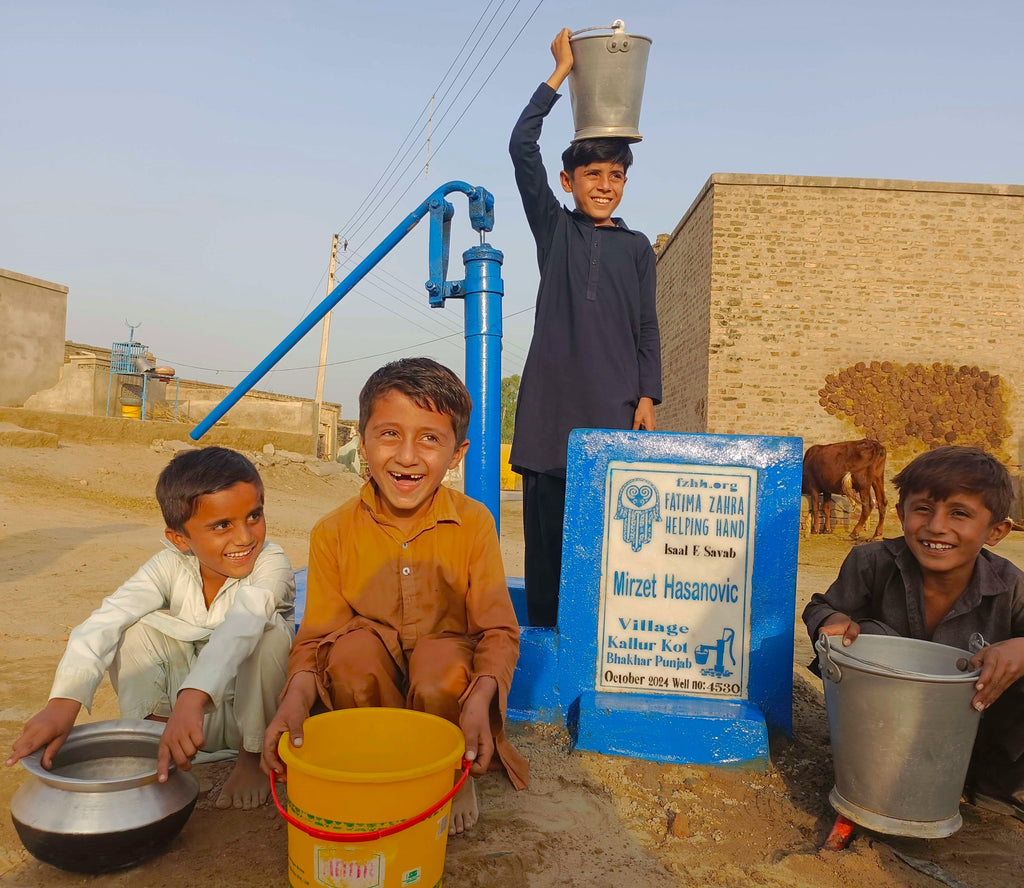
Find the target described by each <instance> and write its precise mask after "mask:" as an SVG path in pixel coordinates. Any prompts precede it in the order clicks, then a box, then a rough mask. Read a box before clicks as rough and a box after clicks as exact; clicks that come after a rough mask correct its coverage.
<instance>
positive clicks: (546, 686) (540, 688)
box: [508, 626, 565, 724]
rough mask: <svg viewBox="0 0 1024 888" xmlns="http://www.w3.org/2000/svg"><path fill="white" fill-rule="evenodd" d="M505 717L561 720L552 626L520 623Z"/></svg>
mask: <svg viewBox="0 0 1024 888" xmlns="http://www.w3.org/2000/svg"><path fill="white" fill-rule="evenodd" d="M508 717H509V718H510V719H512V720H513V721H530V722H547V723H552V724H561V723H562V722H563V720H564V718H565V713H564V712H563V711H562V705H561V700H560V698H559V694H558V634H557V633H556V632H555V630H554V629H546V628H542V627H540V626H523V627H521V630H520V636H519V662H518V663H517V664H516V671H515V675H514V676H513V678H512V688H511V690H510V691H509V695H508Z"/></svg>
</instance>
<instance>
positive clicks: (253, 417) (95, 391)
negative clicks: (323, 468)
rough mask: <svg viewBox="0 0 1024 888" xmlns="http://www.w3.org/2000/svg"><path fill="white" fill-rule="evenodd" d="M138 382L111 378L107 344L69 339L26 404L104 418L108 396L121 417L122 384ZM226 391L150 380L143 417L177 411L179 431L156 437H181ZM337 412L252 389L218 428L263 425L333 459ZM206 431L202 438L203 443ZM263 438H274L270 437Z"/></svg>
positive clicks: (160, 418)
mask: <svg viewBox="0 0 1024 888" xmlns="http://www.w3.org/2000/svg"><path fill="white" fill-rule="evenodd" d="M62 347H64V346H63V345H62ZM140 382H141V378H140V377H139V376H126V375H120V374H119V375H116V376H114V377H113V380H112V379H111V376H110V350H109V349H106V348H102V347H99V346H95V347H94V346H86V345H80V344H78V343H72V342H68V343H67V344H66V348H65V363H64V364H63V366H62V368H61V371H60V378H59V379H58V380H57V382H56V384H55V385H52V386H50V387H49V388H45V389H43V390H41V391H38V392H36V393H35V394H33V395H32V396H31V397H29V398H26V399H25V402H24V406H25V408H26V409H27V410H30V411H37V412H39V411H41V412H46V413H63V414H77V415H81V416H90V417H103V416H106V415H107V413H108V398H109V415H110V416H111V417H120V415H121V403H120V400H119V398H120V394H121V388H122V385H123V384H124V383H131V384H135V385H138V384H140ZM230 391H231V387H230V386H221V385H212V384H209V383H204V382H195V381H193V380H188V379H177V380H171V381H170V382H162V381H160V380H158V379H150V380H149V381H148V382H147V389H146V418H147V421H149V420H153V421H156V422H168V421H171V422H173V421H174V417H175V413H177V423H176V426H175V427H176V428H177V431H176V432H175V433H173V434H171V433H167V434H164V433H161V434H160V435H158V436H157V437H178V438H181V439H184V438H186V437H187V435H188V432H189V431H190V430H191V428H192V427H193V426H194V425H195V424H196V423H198V422H199V421H200V420H202V419H203V418H204V417H205V416H206V415H207V414H208V413H209V412H210V411H211V410H212V409H213V408H214V407H215V406H216V405H217V404H219V403H220V401H221V400H222V399H223V398H224V397H225V395H227V394H228V392H230ZM340 416H341V405H339V404H332V403H325V404H323V405H322V406H321V410H320V416H319V420H320V421H319V422H318V421H317V410H316V404H315V403H314V402H313V401H311V400H308V399H305V398H296V397H290V396H288V395H277V394H273V393H270V392H256V391H253V392H249V393H247V394H246V395H244V396H243V397H242V399H241V400H240V401H239V402H238V403H237V404H236V405H235V406H234V407H232V408H231V410H230V411H228V414H227V416H225V417H224V418H223V419H222V420H220V422H219V423H218V424H217V428H237V429H246V430H257V429H262V430H266V432H267V434H270V433H274V434H277V433H280V434H282V435H284V436H286V438H287V440H288V441H289V445H288V446H286V447H285V449H288V450H295V451H297V452H299V453H309V454H314V453H317V454H319V455H321V456H322V457H323V458H324V459H333V458H334V455H335V454H336V452H337V425H338V421H339V419H340ZM212 431H213V430H211V433H212ZM209 435H210V433H208V434H207V436H205V437H204V438H203V441H204V442H206V441H207V439H208V438H209ZM143 437H145V436H143ZM267 440H268V441H271V442H272V443H275V442H274V439H273V438H272V437H268V438H267ZM299 440H301V441H302V443H301V445H297V444H296V441H299ZM280 446H284V445H280Z"/></svg>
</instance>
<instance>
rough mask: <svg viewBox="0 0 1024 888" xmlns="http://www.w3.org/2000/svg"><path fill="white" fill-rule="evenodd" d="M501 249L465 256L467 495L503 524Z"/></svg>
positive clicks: (483, 246)
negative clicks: (470, 411)
mask: <svg viewBox="0 0 1024 888" xmlns="http://www.w3.org/2000/svg"><path fill="white" fill-rule="evenodd" d="M502 259H503V256H502V253H501V250H496V249H495V248H494V247H492V246H490V245H489V244H481V245H480V246H479V247H470V249H468V250H466V252H465V253H463V254H462V261H463V263H464V264H465V266H466V280H465V283H464V286H465V297H464V298H465V300H466V305H465V318H466V334H465V335H466V388H468V389H469V393H470V395H471V396H472V398H473V414H472V416H471V417H470V421H469V442H470V443H469V447H470V453H472V454H473V458H472V459H467V461H466V468H465V473H466V474H465V477H466V495H467V496H471V497H473V499H475V500H479V501H480V502H482V503H483V504H484V505H485V506H487V508H488V510H489V511H490V513H491V515H493V516H494V523H495V525H497V526H498V529H499V531H500V528H501V523H500V522H501V492H500V486H501V335H502V328H501V300H502V296H503V295H504V292H505V286H504V282H503V281H502V279H501V263H502Z"/></svg>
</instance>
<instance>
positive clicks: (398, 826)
mask: <svg viewBox="0 0 1024 888" xmlns="http://www.w3.org/2000/svg"><path fill="white" fill-rule="evenodd" d="M471 764H472V762H470V761H469V760H468V759H463V760H462V764H461V768H462V774H461V775H460V776H459V779H458V780H457V781H455V786H453V787H452V790H451V792H449V793H447V794H446V795H445V797H444V798H443V799H441V801H439V802H438V803H437V804H435V805H431V806H430V807H429V808H427V810H426V811H424V812H423V813H422V814H417V815H415V816H414V817H410V818H409V819H408V820H403V821H402V822H401V823H395V824H392V825H391V826H386V827H384V829H375V830H372V831H371V832H359V833H338V832H330V831H329V830H325V829H317V828H316V827H314V826H309V825H308V824H306V823H303V822H302V821H301V820H299V819H298V818H297V817H294V816H292V815H291V814H289V813H288V812H287V811H286V810H285V808H284V807H283V806H282V805H281V800H280V799H279V798H278V797H277V780H276V779H275V776H276V775H275V773H274V772H271V774H270V794H271V795H272V796H273V797H274V805H275V806H276V807H277V811H278V813H279V814H280V815H281V816H282V817H283V818H284V819H285V820H286V821H287V822H288V823H290V824H291V825H292V826H294V827H295V828H296V829H301V830H302V831H303V832H304V833H305V834H306V835H308V836H311V837H312V838H314V839H320V840H321V841H324V842H374V841H376V840H377V839H383V838H385V837H386V836H393V835H395V834H396V833H400V832H402V831H403V830H406V829H408V828H409V827H410V826H415V825H416V824H417V823H422V822H423V821H424V820H426V819H427V818H428V817H430V816H432V815H434V814H436V813H437V812H438V811H440V810H441V809H442V808H443V807H444V806H445V805H447V804H448V803H449V802H450V801H451V800H452V799H453V798H455V794H456V793H457V792H458V791H459V790H460V789H462V784H463V783H465V782H466V778H467V777H468V776H469V767H470V765H471Z"/></svg>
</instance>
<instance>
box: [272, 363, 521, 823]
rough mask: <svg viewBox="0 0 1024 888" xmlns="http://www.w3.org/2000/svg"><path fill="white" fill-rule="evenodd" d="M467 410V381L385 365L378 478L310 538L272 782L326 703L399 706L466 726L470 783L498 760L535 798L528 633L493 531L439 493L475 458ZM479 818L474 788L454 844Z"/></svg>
mask: <svg viewBox="0 0 1024 888" xmlns="http://www.w3.org/2000/svg"><path fill="white" fill-rule="evenodd" d="M471 409H472V401H471V400H470V397H469V393H468V392H467V391H466V387H465V386H464V385H463V384H462V382H461V381H460V380H459V378H458V377H457V376H456V375H455V374H454V373H452V371H451V370H449V369H448V368H447V367H443V366H442V365H440V364H438V363H436V362H434V361H432V360H430V359H428V358H407V359H403V360H400V361H395V362H393V363H391V364H388V365H386V366H385V367H382V368H381V369H380V370H378V371H377V372H376V373H374V374H373V375H372V376H371V377H370V379H369V380H368V381H367V383H366V385H365V386H364V387H363V390H362V392H361V393H360V395H359V432H360V436H361V445H360V452H361V454H362V456H363V458H364V460H365V461H366V463H367V466H368V468H369V473H370V480H369V481H367V482H366V484H365V485H364V486H363V488H362V490H361V491H360V493H359V495H358V496H357V497H355V498H353V499H351V500H349V501H348V502H347V503H345V504H344V505H343V506H342V507H341V508H339V509H337V510H335V511H334V512H332V513H331V514H329V515H327V516H326V517H325V518H323V519H322V520H321V521H320V522H319V523H318V524H317V525H316V527H314V528H313V532H312V535H311V536H310V543H309V574H308V579H307V596H306V611H305V614H304V617H303V621H302V625H301V626H300V627H299V631H298V633H297V635H296V638H295V644H294V646H293V647H292V652H291V656H290V658H289V661H288V679H287V683H286V685H285V690H284V693H283V694H282V702H281V706H280V707H279V709H278V711H277V714H276V715H275V716H274V718H273V719H272V720H271V722H270V725H269V727H268V728H267V733H266V738H265V741H264V745H263V763H264V769H265V770H267V771H268V772H269V771H271V770H272V771H276V772H278V773H283V772H284V765H283V764H282V762H281V761H280V759H279V757H278V755H277V744H278V740H279V739H280V737H281V734H282V733H283V732H285V731H288V732H289V735H290V740H291V742H292V743H293V744H294V745H296V746H299V745H301V743H302V722H303V720H304V719H305V718H306V717H307V716H308V715H309V713H310V710H311V709H312V708H313V707H314V706H315V705H316V704H317V703H318V702H319V703H320V704H322V705H323V706H324V707H326V708H328V709H346V708H350V707H355V706H394V707H407V708H410V709H417V710H420V711H423V712H429V713H432V714H434V715H439V716H441V717H442V718H446V719H448V720H449V721H451V722H454V723H455V724H457V725H459V726H460V727H461V728H462V731H463V733H464V734H465V737H466V758H467V759H469V760H470V761H472V762H473V765H472V768H471V771H470V773H471V775H480V774H483V773H484V772H485V771H487V769H488V768H489V767H490V765H491V763H492V759H495V758H496V759H497V760H499V761H500V762H501V764H503V765H504V766H505V770H506V772H507V773H508V776H509V779H510V780H511V781H512V783H513V785H514V786H515V787H516V788H517V789H522V788H523V787H525V786H526V782H527V779H528V773H529V768H528V765H527V763H526V761H525V760H524V759H523V757H522V756H521V755H519V753H518V752H516V750H515V749H514V748H513V747H512V745H511V744H510V743H509V741H508V739H507V738H506V737H505V731H504V716H505V707H506V701H507V699H508V691H509V686H510V685H511V683H512V674H513V672H514V670H515V665H516V660H517V659H518V657H519V625H518V621H517V620H516V616H515V611H514V610H513V608H512V602H511V599H510V598H509V594H508V587H507V585H506V582H505V570H504V567H503V566H502V561H501V549H500V546H499V542H498V535H497V533H496V531H495V526H494V519H493V518H492V517H491V515H490V513H489V512H488V511H487V509H486V508H485V507H484V506H483V505H481V504H480V503H478V502H477V501H476V500H472V499H470V498H469V497H467V496H464V495H463V494H461V493H457V492H455V491H453V490H449V489H448V488H445V487H442V486H441V482H442V481H443V480H444V476H445V473H446V472H447V471H448V470H449V469H453V468H455V467H456V466H457V465H458V464H459V462H460V461H461V460H462V457H463V456H464V455H465V453H466V449H467V447H468V446H469V442H468V441H467V440H466V431H467V429H468V426H469V415H470V411H471ZM410 740H413V741H414V738H410ZM477 816H478V811H477V804H476V796H475V790H474V788H473V783H472V777H471V778H470V780H467V782H466V784H465V786H464V787H463V789H462V790H461V791H460V792H459V794H458V795H457V796H456V797H455V800H454V802H453V804H452V817H451V827H450V832H451V833H452V834H457V833H461V832H463V831H464V830H466V829H468V828H469V827H471V826H472V825H473V824H474V823H475V822H476V820H477Z"/></svg>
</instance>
